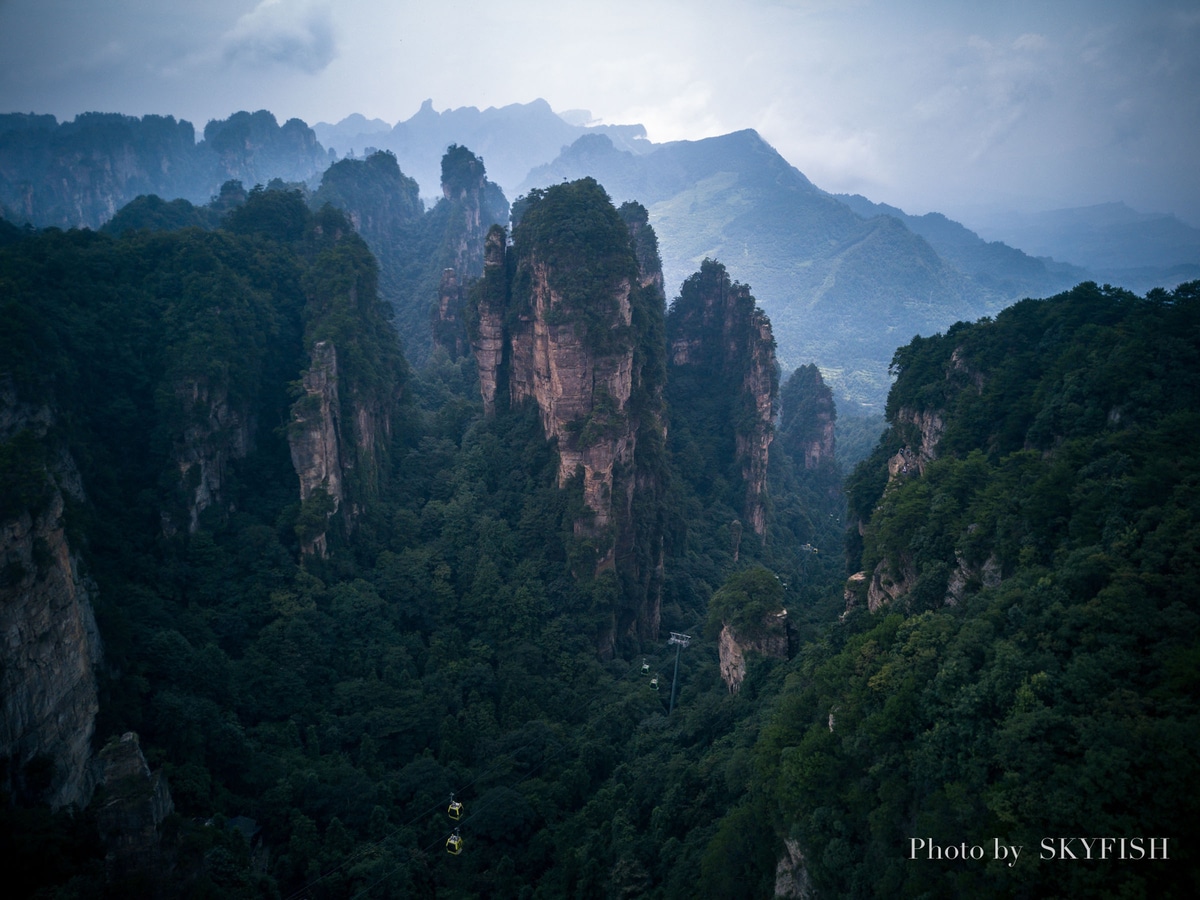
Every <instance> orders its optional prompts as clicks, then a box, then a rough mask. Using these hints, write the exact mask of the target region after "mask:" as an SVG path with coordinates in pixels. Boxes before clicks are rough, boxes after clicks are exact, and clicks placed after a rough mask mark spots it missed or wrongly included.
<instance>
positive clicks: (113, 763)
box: [97, 731, 175, 879]
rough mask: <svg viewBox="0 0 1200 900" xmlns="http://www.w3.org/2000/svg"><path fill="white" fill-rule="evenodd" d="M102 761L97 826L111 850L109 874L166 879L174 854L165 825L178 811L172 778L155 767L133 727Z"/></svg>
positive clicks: (109, 746) (113, 743)
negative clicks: (169, 781) (166, 839)
mask: <svg viewBox="0 0 1200 900" xmlns="http://www.w3.org/2000/svg"><path fill="white" fill-rule="evenodd" d="M100 764H101V767H102V769H103V771H104V794H103V803H102V804H101V805H100V810H99V812H98V814H97V824H98V825H99V827H100V835H101V838H102V839H103V841H104V845H105V848H106V850H107V854H106V862H107V864H108V870H109V873H108V874H109V877H110V878H115V879H120V878H123V877H127V876H129V875H131V874H134V873H137V874H139V875H141V876H143V877H149V878H162V877H164V876H165V875H166V874H167V873H166V871H165V870H166V868H167V864H168V857H167V855H166V854H164V852H163V849H164V848H163V846H162V833H161V826H162V823H163V820H164V819H166V817H167V816H169V815H170V814H171V813H172V812H174V810H175V804H174V803H173V802H172V800H171V791H170V789H169V788H168V787H167V780H166V777H165V776H164V775H163V773H162V772H161V771H157V772H151V771H150V767H149V766H148V765H147V764H146V758H145V757H144V756H143V755H142V750H141V746H140V744H139V742H138V736H137V735H136V734H135V733H134V732H132V731H129V732H126V733H125V734H123V735H121V737H120V739H116V738H114V739H113V740H111V741H109V742H108V744H107V745H106V746H105V747H104V749H103V750H101V751H100Z"/></svg>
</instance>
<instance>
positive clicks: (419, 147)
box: [315, 99, 652, 199]
mask: <svg viewBox="0 0 1200 900" xmlns="http://www.w3.org/2000/svg"><path fill="white" fill-rule="evenodd" d="M573 112H574V113H577V114H581V113H584V112H586V111H585V110H574V111H573ZM588 115H589V118H590V114H588ZM579 118H583V116H582V115H578V116H577V115H573V116H572V119H579ZM380 126H384V127H380ZM360 127H361V128H362V130H361V131H357V132H356V129H358V128H360ZM315 129H316V131H317V134H318V135H319V136H320V137H321V140H322V143H324V144H325V146H327V147H330V148H332V149H334V150H335V151H336V152H337V153H338V154H339V155H346V154H347V153H349V152H350V151H351V150H354V149H357V150H358V152H359V153H360V154H361V153H362V152H363V151H364V150H365V149H366V148H368V147H371V148H374V149H378V150H390V151H392V153H394V154H396V159H397V161H398V162H399V163H400V168H401V170H403V171H404V173H405V174H406V175H408V176H409V177H411V178H414V179H416V182H417V184H418V185H420V187H421V196H422V197H424V198H426V199H428V198H432V197H435V196H436V195H437V192H438V185H439V184H440V183H441V174H440V171H439V169H438V166H439V164H440V161H441V158H442V154H443V153H445V152H446V148H447V147H448V146H449V145H450V144H460V145H462V146H465V147H469V148H470V149H471V150H472V151H473V152H474V153H476V154H478V155H479V156H480V157H481V158H482V159H483V160H484V162H485V163H486V165H487V170H488V175H489V177H490V178H491V179H492V180H493V181H495V182H496V184H498V185H500V186H501V187H502V188H503V189H504V192H505V194H506V195H508V196H510V197H514V196H516V193H515V190H516V187H517V185H519V184H520V183H521V182H522V180H523V179H524V178H525V176H526V174H527V173H528V172H529V170H530V169H531V168H533V167H534V166H536V165H537V164H538V163H541V162H544V161H546V160H548V159H553V158H554V157H555V156H556V155H557V154H558V153H559V152H560V151H561V150H562V149H563V148H564V147H566V146H567V145H569V144H571V143H573V142H574V141H575V140H577V139H578V138H579V137H581V136H583V135H585V134H591V133H597V134H605V135H607V136H608V137H609V139H610V140H612V141H613V142H614V143H616V144H618V145H619V146H621V147H622V148H623V149H627V150H639V151H640V150H644V149H648V148H649V147H650V146H652V145H651V144H650V142H649V141H647V140H646V129H645V128H644V127H643V126H641V125H579V124H572V123H571V122H568V121H567V120H566V119H564V118H563V117H562V116H560V115H559V114H557V113H555V112H554V110H553V109H551V108H550V104H549V103H547V102H546V101H545V100H542V99H538V100H534V101H532V102H530V103H510V104H508V105H507V106H503V107H500V108H496V107H494V106H489V107H488V108H487V109H484V110H480V109H478V108H476V107H474V106H463V107H459V108H457V109H447V110H443V111H441V112H438V111H437V110H435V109H434V108H433V101H432V100H426V101H425V102H424V103H422V104H421V108H420V109H419V110H417V112H416V113H414V114H413V115H412V116H411V117H410V118H408V119H405V120H404V121H401V122H397V123H396V125H395V126H394V127H391V128H388V127H387V123H386V122H383V121H382V120H380V119H374V120H370V121H368V120H367V119H366V118H364V117H363V116H361V115H357V114H356V115H354V116H348V117H347V118H345V119H343V120H342V121H341V122H338V123H337V124H336V125H325V124H322V125H319V126H316V127H315Z"/></svg>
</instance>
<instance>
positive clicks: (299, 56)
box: [224, 0, 337, 75]
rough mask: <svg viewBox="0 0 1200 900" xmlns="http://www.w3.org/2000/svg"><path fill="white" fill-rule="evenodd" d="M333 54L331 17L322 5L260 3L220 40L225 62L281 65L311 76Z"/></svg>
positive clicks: (280, 0) (278, 1)
mask: <svg viewBox="0 0 1200 900" xmlns="http://www.w3.org/2000/svg"><path fill="white" fill-rule="evenodd" d="M336 55H337V41H336V39H335V35H334V28H333V18H332V16H331V14H330V10H329V7H328V6H326V5H324V4H314V3H306V2H299V3H290V2H285V0H262V2H261V3H259V4H258V6H256V7H255V8H254V9H252V10H251V11H250V12H248V13H246V14H245V15H244V16H242V17H241V18H240V19H238V20H237V23H236V24H235V25H234V26H233V28H231V29H230V30H229V31H228V32H227V33H226V34H225V37H224V57H225V60H226V61H227V62H239V63H244V64H247V65H250V66H270V65H282V66H285V67H290V68H294V69H299V70H300V71H302V72H307V73H309V74H310V75H314V74H316V73H317V72H320V71H321V70H322V69H324V68H325V67H326V66H328V65H329V64H330V63H331V62H332V61H333V59H334V57H335V56H336Z"/></svg>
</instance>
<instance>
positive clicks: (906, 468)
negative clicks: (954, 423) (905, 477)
mask: <svg viewBox="0 0 1200 900" xmlns="http://www.w3.org/2000/svg"><path fill="white" fill-rule="evenodd" d="M895 427H897V428H899V429H901V432H902V433H908V434H910V435H912V436H913V439H912V440H910V441H909V442H908V443H907V444H906V445H905V446H904V447H902V448H901V449H900V451H899V452H898V453H897V454H896V455H895V456H893V457H892V459H891V460H889V461H888V473H889V475H890V477H893V478H894V477H896V475H897V474H911V473H913V472H915V473H916V474H918V475H924V474H925V467H926V466H927V465H928V464H929V463H931V462H933V460H935V459H937V454H938V444H939V443H940V442H941V440H942V432H944V431H945V430H946V423H945V422H944V421H943V420H942V414H941V413H940V412H937V411H935V410H928V409H923V410H916V409H909V408H907V407H905V408H903V409H900V410H899V411H898V412H897V413H896V421H895Z"/></svg>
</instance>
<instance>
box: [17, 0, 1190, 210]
mask: <svg viewBox="0 0 1200 900" xmlns="http://www.w3.org/2000/svg"><path fill="white" fill-rule="evenodd" d="M537 97H544V98H545V99H546V100H548V101H549V102H550V104H551V106H553V107H554V108H555V109H556V110H560V111H561V110H567V109H574V108H585V109H590V110H591V111H592V114H593V115H594V116H595V117H596V118H597V119H600V120H602V121H604V122H607V123H633V122H641V123H642V124H644V125H645V126H646V128H647V129H648V131H649V136H650V138H651V140H654V141H665V140H674V139H688V138H693V139H694V138H701V137H707V136H711V135H716V134H723V133H726V132H729V131H734V130H737V129H741V128H755V129H757V130H758V131H759V133H760V134H762V136H763V137H764V138H766V139H767V140H768V141H769V142H770V143H771V144H773V145H774V146H775V147H776V148H777V149H778V150H779V151H780V152H781V153H782V154H783V155H784V156H785V157H786V158H787V159H788V160H789V161H790V162H791V163H792V164H794V165H795V166H796V167H797V168H799V169H800V170H801V171H802V172H804V173H805V174H806V175H807V176H808V177H809V178H810V179H812V181H813V182H815V183H816V184H817V185H818V186H819V187H822V188H824V189H826V190H829V191H836V192H841V191H846V192H858V193H862V194H865V195H866V196H868V197H870V198H871V199H872V200H876V201H881V202H887V203H893V204H895V205H898V206H901V207H903V208H904V209H906V210H907V211H908V212H913V213H922V212H926V211H929V210H931V209H934V210H939V211H942V212H945V213H947V214H949V215H952V216H954V217H956V218H960V219H962V220H963V221H965V222H967V223H968V224H970V222H971V220H972V219H973V218H977V217H978V215H979V214H980V213H981V211H983V210H985V209H988V208H1017V209H1027V210H1036V209H1048V208H1054V207H1061V206H1082V205H1089V204H1093V203H1102V202H1107V201H1112V200H1124V201H1126V202H1127V203H1129V204H1130V205H1131V206H1133V207H1135V208H1137V209H1140V210H1142V211H1145V212H1173V213H1175V214H1176V215H1179V216H1180V217H1181V218H1183V219H1185V220H1186V221H1188V222H1190V223H1191V224H1194V225H1197V226H1200V152H1198V151H1197V148H1198V147H1200V0H1161V2H1160V0H1086V2H1085V0H1037V2H1006V0H990V2H973V0H971V2H966V0H964V2H939V0H922V2H900V0H893V2H872V0H860V2H853V0H842V2H836V0H775V2H768V0H737V2H720V0H603V2H596V0H591V2H587V3H583V2H578V3H577V2H573V0H490V2H486V3H480V2H456V0H437V2H404V0H337V2H326V0H204V2H191V0H176V2H172V0H0V111H5V112H7V111H20V112H43V113H45V112H49V113H54V114H55V115H57V116H58V117H59V118H60V119H64V118H67V119H69V118H71V117H73V116H74V115H75V114H76V113H79V112H83V111H88V110H101V111H115V112H124V113H130V114H135V115H141V114H145V113H162V114H171V115H175V116H176V117H178V118H184V119H188V120H190V121H191V122H193V123H194V124H195V125H196V127H197V130H200V129H202V128H203V126H204V123H205V122H207V121H208V120H209V119H212V118H225V117H227V116H228V115H229V114H230V113H232V112H235V111H237V110H239V109H248V110H255V109H264V108H265V109H269V110H271V111H272V112H273V113H275V115H276V116H277V117H278V118H279V120H280V121H281V122H282V121H283V120H285V119H287V118H290V117H293V116H297V117H299V118H301V119H304V120H305V121H306V122H308V123H310V124H312V123H314V122H318V121H329V122H336V121H337V120H339V119H341V118H343V117H344V116H346V115H348V114H349V113H352V112H360V113H363V114H365V115H367V116H369V117H379V118H382V119H385V120H387V121H388V122H391V123H394V122H396V121H399V120H401V119H407V118H408V117H410V116H411V115H413V113H415V112H416V111H417V109H418V107H419V106H420V104H421V101H423V100H425V99H426V98H431V99H432V100H433V104H434V107H435V108H436V109H438V110H443V109H449V108H454V107H459V106H477V107H479V108H481V109H482V108H485V107H488V106H503V105H505V104H508V103H516V102H521V103H524V102H528V101H530V100H533V99H535V98H537Z"/></svg>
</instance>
